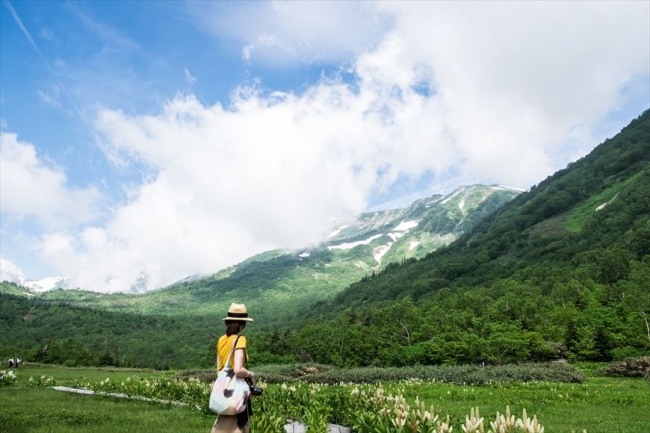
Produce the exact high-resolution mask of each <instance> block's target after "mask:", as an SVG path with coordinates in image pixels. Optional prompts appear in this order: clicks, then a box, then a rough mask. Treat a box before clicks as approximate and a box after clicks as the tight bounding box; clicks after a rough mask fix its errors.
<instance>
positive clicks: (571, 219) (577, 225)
mask: <svg viewBox="0 0 650 433" xmlns="http://www.w3.org/2000/svg"><path fill="white" fill-rule="evenodd" d="M644 171H645V170H641V171H640V172H638V173H637V174H635V175H634V176H632V177H630V178H629V179H627V180H626V181H625V182H620V183H614V184H613V185H612V186H610V187H609V188H607V189H606V190H604V191H603V192H601V193H600V194H597V195H594V196H592V197H590V198H589V200H587V201H586V202H585V203H584V204H582V205H581V206H580V207H577V208H575V209H574V210H573V211H572V212H571V213H570V214H569V215H568V216H567V218H566V219H565V220H564V228H565V229H567V230H568V231H570V232H573V233H578V232H580V231H581V230H582V228H583V227H584V225H585V224H586V223H587V221H589V220H590V219H591V218H592V217H593V215H594V213H595V212H597V211H596V208H598V207H599V206H600V205H603V204H605V203H610V202H612V201H613V200H615V198H616V196H617V195H618V193H619V192H621V191H622V190H623V189H625V188H627V187H628V186H629V185H630V184H631V183H632V182H634V180H635V179H636V178H638V177H639V176H640V175H641V174H642V173H643V172H644Z"/></svg>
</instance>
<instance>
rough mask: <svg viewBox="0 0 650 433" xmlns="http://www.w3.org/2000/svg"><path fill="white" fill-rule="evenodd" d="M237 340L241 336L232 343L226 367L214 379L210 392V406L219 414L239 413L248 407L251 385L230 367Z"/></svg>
mask: <svg viewBox="0 0 650 433" xmlns="http://www.w3.org/2000/svg"><path fill="white" fill-rule="evenodd" d="M237 340H239V336H237V338H236V339H235V342H234V344H233V345H232V349H231V350H230V354H229V355H228V359H227V360H226V364H225V367H224V368H223V369H221V370H220V371H219V372H218V373H217V380H215V381H214V384H213V385H212V391H211V392H210V404H209V408H210V410H211V411H212V412H214V413H216V414H219V415H237V414H238V413H241V412H243V411H244V410H245V409H246V404H247V403H248V395H249V394H250V387H249V386H248V383H247V382H246V381H245V380H244V379H242V378H241V377H237V376H236V375H235V371H234V370H233V369H232V368H231V367H230V359H231V357H232V354H233V352H234V351H235V347H236V346H237Z"/></svg>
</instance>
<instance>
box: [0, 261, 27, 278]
mask: <svg viewBox="0 0 650 433" xmlns="http://www.w3.org/2000/svg"><path fill="white" fill-rule="evenodd" d="M0 274H2V275H3V277H4V276H5V275H6V276H9V275H7V274H10V275H12V276H17V277H24V276H25V275H24V274H23V271H22V270H21V269H20V268H19V267H18V266H16V265H15V264H13V263H11V262H10V261H9V260H7V259H5V258H4V257H0Z"/></svg>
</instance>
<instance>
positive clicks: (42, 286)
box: [0, 271, 69, 294]
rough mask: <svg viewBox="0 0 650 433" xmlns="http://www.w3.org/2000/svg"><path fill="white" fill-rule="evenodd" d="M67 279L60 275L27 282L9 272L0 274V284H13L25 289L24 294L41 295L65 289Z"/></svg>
mask: <svg viewBox="0 0 650 433" xmlns="http://www.w3.org/2000/svg"><path fill="white" fill-rule="evenodd" d="M68 280H69V278H68V277H66V276H62V275H57V276H54V277H46V278H42V279H40V280H36V281H35V280H29V279H27V278H24V277H21V276H19V275H15V274H12V273H11V272H6V271H2V272H0V282H2V281H5V282H9V283H14V284H16V285H17V286H19V287H23V288H25V289H27V291H26V293H32V294H33V293H43V292H48V291H51V290H61V289H67V288H68V287H69V286H68Z"/></svg>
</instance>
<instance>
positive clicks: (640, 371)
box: [605, 356, 650, 377]
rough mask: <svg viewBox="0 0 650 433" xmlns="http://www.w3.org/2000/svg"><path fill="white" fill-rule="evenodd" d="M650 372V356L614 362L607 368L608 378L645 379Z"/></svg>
mask: <svg viewBox="0 0 650 433" xmlns="http://www.w3.org/2000/svg"><path fill="white" fill-rule="evenodd" d="M648 371H650V356H646V357H643V358H627V359H626V360H624V361H619V362H612V363H610V364H609V365H608V366H607V368H605V375H606V376H618V377H644V376H647V374H648Z"/></svg>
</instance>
